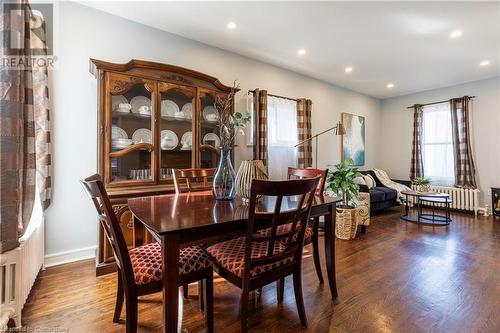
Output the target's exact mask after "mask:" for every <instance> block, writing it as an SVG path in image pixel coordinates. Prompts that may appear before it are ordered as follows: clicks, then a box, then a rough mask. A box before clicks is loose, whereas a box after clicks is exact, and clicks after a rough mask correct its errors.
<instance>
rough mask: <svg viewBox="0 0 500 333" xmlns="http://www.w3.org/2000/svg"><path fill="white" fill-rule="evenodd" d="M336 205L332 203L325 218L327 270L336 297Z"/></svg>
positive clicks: (331, 291) (331, 290)
mask: <svg viewBox="0 0 500 333" xmlns="http://www.w3.org/2000/svg"><path fill="white" fill-rule="evenodd" d="M335 207H336V205H335V204H333V205H330V206H329V208H328V211H329V214H328V215H326V216H325V217H324V218H325V259H326V271H327V273H328V284H329V285H330V293H331V294H332V297H333V298H334V299H335V298H337V296H338V293H337V281H336V277H335V234H334V233H335V223H336V211H335Z"/></svg>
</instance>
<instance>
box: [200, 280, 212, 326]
mask: <svg viewBox="0 0 500 333" xmlns="http://www.w3.org/2000/svg"><path fill="white" fill-rule="evenodd" d="M202 289H203V291H202V295H203V303H204V308H205V323H206V326H207V332H208V333H213V332H214V277H213V275H212V274H209V275H208V276H207V278H206V279H205V280H204V282H203V288H202Z"/></svg>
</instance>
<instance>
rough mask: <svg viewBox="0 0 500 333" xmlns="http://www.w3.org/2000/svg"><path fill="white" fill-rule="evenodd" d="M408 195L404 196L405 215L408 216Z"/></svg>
mask: <svg viewBox="0 0 500 333" xmlns="http://www.w3.org/2000/svg"><path fill="white" fill-rule="evenodd" d="M408 200H409V198H408V194H407V195H406V200H405V215H406V216H408V214H409V212H410V202H409V201H408Z"/></svg>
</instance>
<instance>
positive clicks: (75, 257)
mask: <svg viewBox="0 0 500 333" xmlns="http://www.w3.org/2000/svg"><path fill="white" fill-rule="evenodd" d="M96 249H97V246H89V247H84V248H81V249H75V250H69V251H63V252H58V253H53V254H49V255H46V256H45V262H44V267H51V266H57V265H62V264H67V263H70V262H74V261H79V260H84V259H91V258H95V254H96Z"/></svg>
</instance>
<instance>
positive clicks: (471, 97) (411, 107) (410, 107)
mask: <svg viewBox="0 0 500 333" xmlns="http://www.w3.org/2000/svg"><path fill="white" fill-rule="evenodd" d="M464 97H469V98H470V99H473V98H476V96H464ZM458 98H460V97H458ZM451 99H457V98H451ZM449 101H450V100H449V99H447V100H444V101H439V102H432V103H425V104H413V105H410V106H409V107H407V109H413V108H414V107H415V105H421V106H427V105H434V104H440V103H445V102H449Z"/></svg>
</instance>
